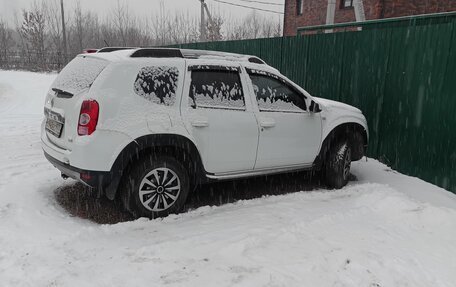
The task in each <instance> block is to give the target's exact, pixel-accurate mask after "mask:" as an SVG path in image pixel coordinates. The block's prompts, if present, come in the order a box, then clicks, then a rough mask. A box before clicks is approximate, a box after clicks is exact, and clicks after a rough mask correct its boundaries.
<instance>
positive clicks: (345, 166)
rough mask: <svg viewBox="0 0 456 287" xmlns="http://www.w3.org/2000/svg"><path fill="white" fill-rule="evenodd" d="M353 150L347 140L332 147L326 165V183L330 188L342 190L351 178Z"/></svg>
mask: <svg viewBox="0 0 456 287" xmlns="http://www.w3.org/2000/svg"><path fill="white" fill-rule="evenodd" d="M350 166H351V148H350V145H349V144H348V142H347V141H346V140H343V141H340V142H338V143H336V144H334V145H332V147H331V149H330V151H329V156H328V158H327V162H326V164H325V181H326V185H327V186H328V187H330V188H336V189H339V188H342V187H344V186H345V185H346V184H347V183H348V179H349V178H350Z"/></svg>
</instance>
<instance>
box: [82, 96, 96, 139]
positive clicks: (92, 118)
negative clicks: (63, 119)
mask: <svg viewBox="0 0 456 287" xmlns="http://www.w3.org/2000/svg"><path fill="white" fill-rule="evenodd" d="M99 110H100V107H99V106H98V103H97V101H95V100H85V101H83V102H82V105H81V112H80V113H79V122H78V135H80V136H88V135H91V134H92V133H93V132H94V131H95V130H96V129H97V123H98V112H99Z"/></svg>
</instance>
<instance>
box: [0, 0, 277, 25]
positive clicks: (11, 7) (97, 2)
mask: <svg viewBox="0 0 456 287" xmlns="http://www.w3.org/2000/svg"><path fill="white" fill-rule="evenodd" d="M34 1H38V2H41V1H55V0H0V17H1V18H3V19H5V20H6V21H8V22H9V23H10V24H13V23H14V15H15V14H17V13H19V12H20V11H21V10H22V9H24V8H28V7H30V5H31V3H32V2H34ZM80 1H81V5H82V8H83V9H84V10H90V11H93V12H96V13H98V14H100V15H101V16H104V15H106V14H108V13H110V12H111V11H112V9H113V7H114V6H115V5H116V2H117V0H80ZM120 1H121V2H127V3H128V5H129V8H130V11H131V12H133V13H135V14H136V15H138V16H147V14H148V13H150V14H154V12H153V11H154V10H157V9H158V7H159V5H160V2H163V3H164V5H165V9H167V10H168V11H169V12H172V11H175V10H178V11H188V12H189V13H191V14H194V15H199V13H200V4H199V0H128V1H127V0H120ZM223 1H225V2H230V3H235V4H240V5H246V6H254V7H257V8H262V9H268V10H274V11H279V12H283V6H276V5H265V4H260V3H257V2H255V1H259V2H270V3H278V4H283V3H284V2H285V0H223ZM252 1H253V2H252ZM75 2H76V1H75V0H64V3H65V8H66V10H68V11H71V8H72V7H73V6H74V3H75ZM206 3H207V4H208V6H209V8H210V10H212V11H215V12H218V13H220V14H223V15H225V16H226V17H231V18H242V17H245V16H247V15H248V14H249V13H250V12H251V11H253V10H252V9H247V8H241V7H235V6H231V5H227V4H223V3H217V2H215V1H214V0H206ZM257 11H258V13H259V14H261V15H264V16H267V17H274V19H278V17H279V14H273V13H269V12H264V11H259V10H257ZM281 19H282V18H281Z"/></svg>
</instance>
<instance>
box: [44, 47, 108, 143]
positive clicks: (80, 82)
mask: <svg viewBox="0 0 456 287" xmlns="http://www.w3.org/2000/svg"><path fill="white" fill-rule="evenodd" d="M108 64H109V62H108V61H106V60H102V59H99V58H94V57H90V56H84V55H79V56H77V57H76V58H74V59H73V60H72V61H71V62H70V63H69V64H68V65H67V66H66V67H65V68H64V69H63V70H62V71H61V72H60V73H59V75H58V76H57V78H56V79H55V81H54V82H53V83H52V85H51V89H50V90H49V92H48V95H47V97H46V102H45V106H44V110H45V117H46V118H45V121H46V134H47V137H48V138H49V140H50V141H51V142H52V143H54V144H55V145H56V146H58V147H60V148H62V149H70V145H71V142H72V140H73V139H74V137H75V136H76V134H77V125H78V120H79V119H78V117H79V111H80V109H81V103H80V102H81V100H80V99H81V95H82V94H84V93H87V92H88V91H89V89H90V87H91V85H92V84H93V82H94V81H95V80H96V78H97V77H98V75H99V74H100V73H101V72H102V71H103V69H104V68H105V67H106V66H107V65H108Z"/></svg>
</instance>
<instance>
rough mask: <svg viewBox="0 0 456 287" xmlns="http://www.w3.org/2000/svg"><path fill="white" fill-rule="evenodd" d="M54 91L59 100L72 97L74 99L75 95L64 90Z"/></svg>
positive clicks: (55, 89)
mask: <svg viewBox="0 0 456 287" xmlns="http://www.w3.org/2000/svg"><path fill="white" fill-rule="evenodd" d="M52 90H53V91H54V92H56V93H57V97H59V98H71V97H73V94H72V93H70V92H67V91H64V90H61V89H57V88H52Z"/></svg>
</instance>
